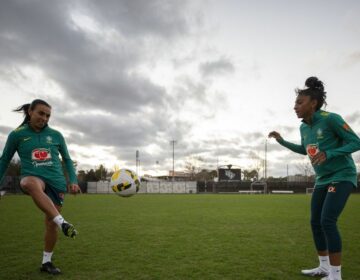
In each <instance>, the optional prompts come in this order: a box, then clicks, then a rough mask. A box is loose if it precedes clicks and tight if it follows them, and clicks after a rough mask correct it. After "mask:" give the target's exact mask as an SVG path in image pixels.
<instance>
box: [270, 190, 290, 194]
mask: <svg viewBox="0 0 360 280" xmlns="http://www.w3.org/2000/svg"><path fill="white" fill-rule="evenodd" d="M271 193H287V194H289V193H294V191H283V190H273V191H271Z"/></svg>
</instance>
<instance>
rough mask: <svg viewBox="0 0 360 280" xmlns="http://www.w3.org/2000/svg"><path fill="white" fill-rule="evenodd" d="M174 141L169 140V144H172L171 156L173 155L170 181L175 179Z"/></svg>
mask: <svg viewBox="0 0 360 280" xmlns="http://www.w3.org/2000/svg"><path fill="white" fill-rule="evenodd" d="M175 143H176V140H171V141H170V144H171V145H172V157H173V166H172V181H173V182H174V181H175V178H174V176H175Z"/></svg>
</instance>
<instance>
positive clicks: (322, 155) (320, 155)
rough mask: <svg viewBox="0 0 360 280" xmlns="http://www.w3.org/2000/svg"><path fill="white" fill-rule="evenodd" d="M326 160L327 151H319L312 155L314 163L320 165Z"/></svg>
mask: <svg viewBox="0 0 360 280" xmlns="http://www.w3.org/2000/svg"><path fill="white" fill-rule="evenodd" d="M325 161H326V153H325V152H319V153H317V154H316V155H315V156H313V157H312V159H311V163H312V164H313V165H319V164H322V163H323V162H325Z"/></svg>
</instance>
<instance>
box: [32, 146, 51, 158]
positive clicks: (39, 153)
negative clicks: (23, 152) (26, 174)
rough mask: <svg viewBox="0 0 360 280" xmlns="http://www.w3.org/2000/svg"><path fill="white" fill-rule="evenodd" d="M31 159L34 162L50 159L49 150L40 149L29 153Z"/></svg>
mask: <svg viewBox="0 0 360 280" xmlns="http://www.w3.org/2000/svg"><path fill="white" fill-rule="evenodd" d="M31 159H32V160H35V161H45V160H49V159H51V153H50V149H45V148H40V149H35V150H33V151H32V152H31Z"/></svg>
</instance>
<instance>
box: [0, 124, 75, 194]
mask: <svg viewBox="0 0 360 280" xmlns="http://www.w3.org/2000/svg"><path fill="white" fill-rule="evenodd" d="M15 152H17V153H18V155H19V157H20V161H21V176H23V177H24V176H37V177H40V178H42V179H43V180H44V181H45V183H47V184H50V185H52V186H53V187H55V188H57V189H59V190H63V191H66V179H65V176H64V172H63V168H62V164H61V160H60V158H59V154H60V155H61V158H62V160H63V161H64V163H65V168H66V171H67V173H68V175H69V181H70V183H77V179H76V174H75V169H74V164H73V161H72V160H71V158H70V156H69V152H68V150H67V147H66V144H65V140H64V137H63V136H62V135H61V133H60V132H58V131H57V130H54V129H52V128H50V127H48V126H46V127H44V128H43V129H42V130H41V131H40V132H36V131H34V130H33V129H32V128H31V127H29V126H28V125H27V124H24V125H22V126H20V127H18V128H17V129H15V130H14V131H12V132H11V133H10V134H9V137H8V139H7V141H6V144H5V148H4V150H3V154H2V155H1V157H0V179H1V178H2V177H3V175H4V173H5V171H6V169H7V167H8V165H9V162H10V161H11V159H12V157H13V156H14V154H15Z"/></svg>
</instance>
